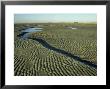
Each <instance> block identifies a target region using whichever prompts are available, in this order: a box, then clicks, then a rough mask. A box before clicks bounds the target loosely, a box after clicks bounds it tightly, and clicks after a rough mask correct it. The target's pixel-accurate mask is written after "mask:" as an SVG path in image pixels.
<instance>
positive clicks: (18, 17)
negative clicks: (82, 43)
mask: <svg viewBox="0 0 110 89" xmlns="http://www.w3.org/2000/svg"><path fill="white" fill-rule="evenodd" d="M96 21H97V15H96V14H95V13H93V14H92V13H89V14H82V13H81V14H79V13H78V14H72V13H68V14H67V13H63V14H57V13H56V14H51V13H50V14H15V15H14V23H49V22H53V23H54V22H96Z"/></svg>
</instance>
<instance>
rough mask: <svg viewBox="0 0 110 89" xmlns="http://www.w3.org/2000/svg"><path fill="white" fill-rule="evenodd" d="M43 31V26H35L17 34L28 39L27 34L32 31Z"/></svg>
mask: <svg viewBox="0 0 110 89" xmlns="http://www.w3.org/2000/svg"><path fill="white" fill-rule="evenodd" d="M39 31H43V28H39V27H35V28H27V29H25V30H22V31H21V34H20V35H19V36H20V37H21V38H22V39H28V37H29V35H30V34H31V33H34V32H39Z"/></svg>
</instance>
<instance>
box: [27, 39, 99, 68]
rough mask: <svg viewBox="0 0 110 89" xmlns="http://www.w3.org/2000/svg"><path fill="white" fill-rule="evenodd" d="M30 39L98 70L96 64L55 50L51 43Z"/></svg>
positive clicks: (60, 50)
mask: <svg viewBox="0 0 110 89" xmlns="http://www.w3.org/2000/svg"><path fill="white" fill-rule="evenodd" d="M28 39H32V40H35V41H38V42H39V43H40V44H42V46H44V47H45V48H48V49H50V50H53V51H56V52H58V53H61V54H63V55H66V56H68V57H71V58H73V59H74V60H76V61H79V62H81V63H83V64H85V65H88V66H90V67H93V68H97V65H96V64H93V63H92V62H90V61H87V60H82V59H81V58H80V57H78V56H75V55H74V54H71V53H69V52H66V51H64V50H62V49H58V48H55V47H53V46H51V45H50V44H49V43H47V42H46V41H45V40H43V39H41V38H28Z"/></svg>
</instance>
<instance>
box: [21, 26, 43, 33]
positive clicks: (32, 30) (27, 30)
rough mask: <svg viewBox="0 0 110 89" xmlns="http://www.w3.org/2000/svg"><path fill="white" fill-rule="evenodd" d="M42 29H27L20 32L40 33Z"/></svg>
mask: <svg viewBox="0 0 110 89" xmlns="http://www.w3.org/2000/svg"><path fill="white" fill-rule="evenodd" d="M42 29H43V28H37V27H36V28H27V29H25V30H22V31H21V32H38V31H42Z"/></svg>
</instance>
